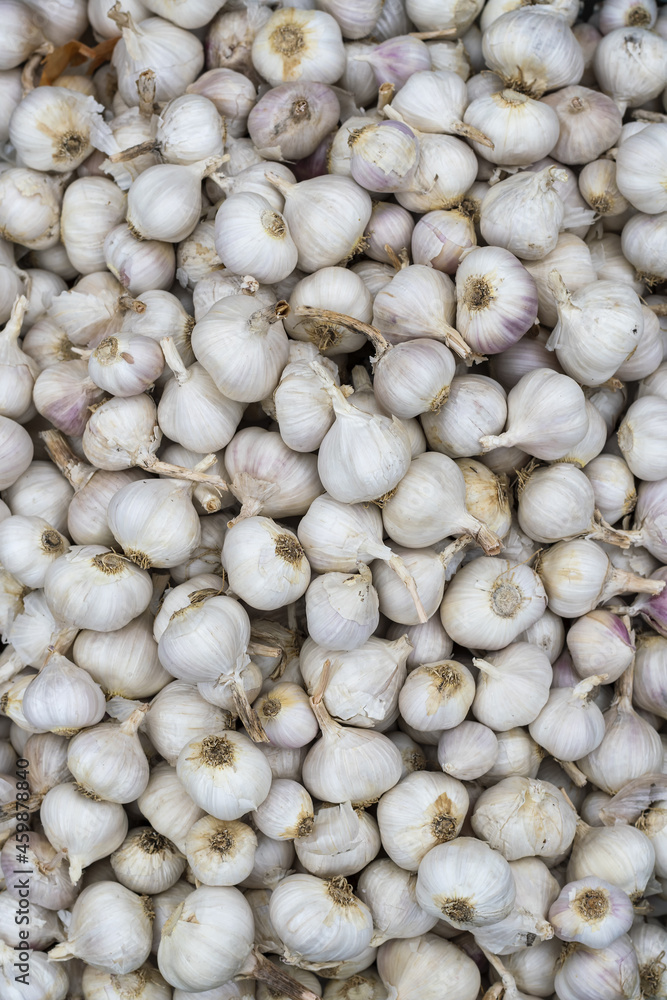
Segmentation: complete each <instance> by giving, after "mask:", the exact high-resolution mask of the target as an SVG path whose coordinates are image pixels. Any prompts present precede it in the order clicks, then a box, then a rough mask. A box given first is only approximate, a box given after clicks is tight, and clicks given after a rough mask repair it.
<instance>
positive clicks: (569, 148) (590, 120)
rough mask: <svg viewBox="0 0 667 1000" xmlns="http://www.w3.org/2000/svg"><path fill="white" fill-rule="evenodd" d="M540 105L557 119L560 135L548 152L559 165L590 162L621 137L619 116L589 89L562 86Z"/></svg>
mask: <svg viewBox="0 0 667 1000" xmlns="http://www.w3.org/2000/svg"><path fill="white" fill-rule="evenodd" d="M543 103H544V104H546V105H548V106H550V107H551V108H553V109H554V111H555V112H556V114H557V116H558V121H559V123H560V135H559V136H558V141H557V142H556V143H555V144H554V145H553V146H552V147H551V149H550V150H549V152H550V154H551V155H552V156H553V157H554V158H555V159H556V160H558V161H559V162H561V163H566V164H572V163H590V162H591V160H595V159H596V158H597V157H598V156H601V155H602V154H603V153H604V152H605V151H606V150H607V149H609V148H610V147H611V146H613V145H614V144H615V143H616V140H617V139H618V137H619V135H620V132H621V125H622V121H623V119H622V115H621V113H620V111H619V109H618V107H617V106H616V104H615V103H614V101H613V100H611V98H609V97H607V96H606V94H600V93H599V92H598V91H596V90H590V89H589V88H588V87H565V88H563V90H559V91H557V92H556V93H555V94H548V95H547V96H546V97H545V98H544V99H543Z"/></svg>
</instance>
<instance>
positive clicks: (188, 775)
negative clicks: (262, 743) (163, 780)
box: [176, 731, 271, 819]
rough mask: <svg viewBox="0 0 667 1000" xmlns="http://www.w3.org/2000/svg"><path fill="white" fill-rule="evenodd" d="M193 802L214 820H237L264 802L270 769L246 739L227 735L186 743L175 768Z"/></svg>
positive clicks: (269, 784) (237, 734)
mask: <svg viewBox="0 0 667 1000" xmlns="http://www.w3.org/2000/svg"><path fill="white" fill-rule="evenodd" d="M176 772H177V774H178V777H179V779H180V780H181V781H182V782H183V785H184V787H185V789H186V791H187V792H188V794H189V795H190V796H191V798H192V799H193V801H194V802H196V803H197V805H199V806H200V807H201V808H202V809H205V810H206V811H207V812H208V813H210V814H211V815H212V816H215V817H216V819H239V818H240V817H241V816H243V814H244V813H246V812H249V811H250V810H252V809H256V808H257V806H258V805H259V804H260V803H261V802H263V801H264V799H265V798H266V796H267V795H268V793H269V789H270V787H271V769H270V768H269V765H268V764H267V763H266V760H265V759H264V757H263V756H262V754H261V753H260V752H259V750H257V748H256V747H255V746H254V745H253V744H252V743H251V741H250V740H249V739H248V737H247V736H244V735H242V734H240V733H235V732H232V731H226V732H225V733H223V734H220V735H218V736H205V737H204V738H203V739H201V740H193V741H191V742H190V743H187V744H186V745H185V746H184V747H183V749H182V750H181V752H180V754H179V756H178V761H177V764H176Z"/></svg>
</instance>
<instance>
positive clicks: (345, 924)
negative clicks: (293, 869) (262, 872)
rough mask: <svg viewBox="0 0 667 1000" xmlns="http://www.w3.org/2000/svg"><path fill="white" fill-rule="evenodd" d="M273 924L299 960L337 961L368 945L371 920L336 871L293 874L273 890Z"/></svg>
mask: <svg viewBox="0 0 667 1000" xmlns="http://www.w3.org/2000/svg"><path fill="white" fill-rule="evenodd" d="M269 915H270V918H271V923H272V924H273V926H274V927H275V929H276V931H277V932H278V934H279V935H280V939H281V940H282V941H283V942H284V944H285V949H286V950H285V954H286V956H288V955H293V956H294V957H295V958H296V959H297V960H299V958H300V959H301V960H303V959H305V960H306V961H310V962H335V961H340V960H341V959H347V958H353V957H354V956H355V955H358V954H359V953H360V952H362V951H363V950H364V949H365V948H367V947H368V945H369V944H370V940H371V936H372V933H373V918H372V916H371V913H370V911H369V909H368V907H367V906H366V905H365V904H364V903H362V902H361V900H359V899H357V897H356V896H355V895H354V894H353V892H352V887H351V886H350V884H349V883H348V882H347V880H346V879H345V878H344V877H343V876H341V875H336V876H334V877H333V878H331V879H327V880H324V879H320V878H317V877H316V876H315V875H290V876H289V877H288V878H286V879H283V881H282V882H281V883H280V884H279V885H278V886H277V887H276V888H275V889H274V890H273V892H272V894H271V901H270V903H269Z"/></svg>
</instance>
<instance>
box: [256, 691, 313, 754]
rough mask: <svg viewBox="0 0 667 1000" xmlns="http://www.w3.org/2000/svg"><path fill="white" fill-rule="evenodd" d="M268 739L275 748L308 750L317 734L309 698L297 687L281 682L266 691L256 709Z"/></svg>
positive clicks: (258, 701) (257, 702) (259, 699)
mask: <svg viewBox="0 0 667 1000" xmlns="http://www.w3.org/2000/svg"><path fill="white" fill-rule="evenodd" d="M253 707H254V708H255V711H256V712H257V715H258V716H259V719H260V721H261V723H262V726H263V728H264V731H265V733H266V735H267V736H268V737H269V739H270V740H271V743H272V744H273V745H274V746H276V747H283V748H285V749H297V748H299V747H305V746H307V745H308V744H309V743H311V742H312V740H313V739H314V738H315V736H316V735H317V732H318V724H317V719H316V718H315V716H314V715H313V711H312V709H311V707H310V703H309V701H308V696H307V694H306V693H305V691H304V690H303V688H301V687H299V686H298V685H297V684H291V683H289V682H286V681H281V682H280V683H278V684H276V685H275V687H271V688H269V689H268V690H267V691H265V692H264V693H263V694H262V695H261V696H260V697H259V698H258V699H257V701H256V702H255V704H254V706H253Z"/></svg>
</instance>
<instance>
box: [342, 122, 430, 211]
mask: <svg viewBox="0 0 667 1000" xmlns="http://www.w3.org/2000/svg"><path fill="white" fill-rule="evenodd" d="M348 146H349V147H350V149H351V154H350V174H351V176H352V178H353V179H354V180H355V181H356V182H357V184H359V185H361V187H363V188H365V189H366V190H367V191H378V192H385V193H391V192H393V191H401V190H403V189H405V188H409V187H410V186H411V183H412V180H413V178H414V175H415V171H416V169H417V163H418V161H419V140H418V138H417V136H416V135H415V133H414V132H413V131H412V129H411V128H410V127H409V126H408V125H406V124H405V123H404V122H402V121H393V120H390V121H384V122H371V123H369V124H368V125H364V126H362V127H361V128H359V129H355V130H354V131H353V132H352V133H351V135H350V138H349V139H348Z"/></svg>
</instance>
